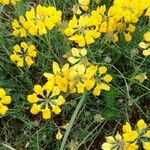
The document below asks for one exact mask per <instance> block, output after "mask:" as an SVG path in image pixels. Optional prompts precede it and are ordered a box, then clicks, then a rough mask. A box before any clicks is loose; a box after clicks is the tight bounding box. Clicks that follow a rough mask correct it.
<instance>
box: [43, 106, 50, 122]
mask: <svg viewBox="0 0 150 150" xmlns="http://www.w3.org/2000/svg"><path fill="white" fill-rule="evenodd" d="M41 111H42V117H43V119H45V120H47V119H50V118H51V111H50V109H49V108H45V109H43V110H41Z"/></svg>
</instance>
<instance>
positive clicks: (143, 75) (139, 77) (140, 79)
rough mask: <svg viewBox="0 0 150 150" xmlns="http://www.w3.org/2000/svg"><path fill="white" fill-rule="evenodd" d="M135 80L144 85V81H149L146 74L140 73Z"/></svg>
mask: <svg viewBox="0 0 150 150" xmlns="http://www.w3.org/2000/svg"><path fill="white" fill-rule="evenodd" d="M135 79H136V80H137V81H139V82H140V83H143V82H144V80H146V79H147V76H146V72H144V73H140V74H138V75H136V76H135Z"/></svg>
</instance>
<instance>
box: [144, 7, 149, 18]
mask: <svg viewBox="0 0 150 150" xmlns="http://www.w3.org/2000/svg"><path fill="white" fill-rule="evenodd" d="M145 16H149V17H150V7H149V8H148V9H147V11H146V13H145Z"/></svg>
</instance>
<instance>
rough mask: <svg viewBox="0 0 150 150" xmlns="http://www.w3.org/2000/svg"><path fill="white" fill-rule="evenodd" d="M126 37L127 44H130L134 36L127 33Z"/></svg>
mask: <svg viewBox="0 0 150 150" xmlns="http://www.w3.org/2000/svg"><path fill="white" fill-rule="evenodd" d="M124 37H125V40H126V41H127V42H130V41H131V40H132V36H131V35H130V33H125V34H124Z"/></svg>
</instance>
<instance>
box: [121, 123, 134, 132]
mask: <svg viewBox="0 0 150 150" xmlns="http://www.w3.org/2000/svg"><path fill="white" fill-rule="evenodd" d="M122 131H123V133H128V132H131V131H132V127H131V125H130V124H129V123H128V122H126V124H125V125H123V126H122Z"/></svg>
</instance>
